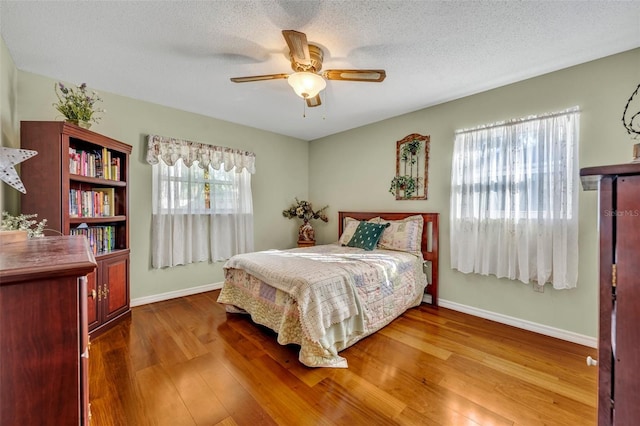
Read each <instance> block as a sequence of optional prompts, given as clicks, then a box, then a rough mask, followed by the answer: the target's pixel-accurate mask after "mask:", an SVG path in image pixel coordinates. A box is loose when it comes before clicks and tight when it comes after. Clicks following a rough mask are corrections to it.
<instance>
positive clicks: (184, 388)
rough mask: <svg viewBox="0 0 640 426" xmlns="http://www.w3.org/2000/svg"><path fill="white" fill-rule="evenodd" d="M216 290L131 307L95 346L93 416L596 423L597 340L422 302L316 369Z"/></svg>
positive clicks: (265, 421)
mask: <svg viewBox="0 0 640 426" xmlns="http://www.w3.org/2000/svg"><path fill="white" fill-rule="evenodd" d="M217 295H218V291H213V292H208V293H202V294H198V295H194V296H188V297H184V298H180V299H173V300H169V301H164V302H159V303H154V304H150V305H145V306H139V307H135V308H133V313H132V317H131V319H130V320H126V321H124V322H122V323H121V324H120V325H118V326H116V327H114V328H113V329H112V330H110V331H108V332H106V333H105V334H103V335H101V336H99V337H98V338H96V339H95V340H94V341H93V342H92V346H91V356H90V359H89V361H90V366H89V368H90V395H91V411H92V415H93V417H92V421H91V424H92V426H107V425H126V426H138V425H140V426H143V425H171V426H179V425H251V426H253V425H370V426H373V425H394V424H402V425H455V426H457V425H563V426H570V425H576V426H578V425H579V426H583V425H595V423H596V386H597V385H596V378H597V369H596V368H594V367H588V366H587V365H586V362H585V358H586V357H587V355H591V356H592V357H595V356H596V350H595V349H592V348H588V347H584V346H580V345H576V344H572V343H568V342H565V341H561V340H557V339H553V338H550V337H545V336H542V335H538V334H535V333H531V332H527V331H522V330H519V329H516V328H513V327H509V326H506V325H502V324H498V323H495V322H491V321H487V320H484V319H480V318H477V317H473V316H469V315H466V314H462V313H459V312H455V311H452V310H448V309H445V308H439V309H433V308H431V307H428V306H426V305H422V306H420V307H418V308H414V309H411V310H410V311H408V312H407V313H405V314H404V315H403V316H401V317H400V318H398V319H397V320H395V321H394V322H393V323H391V324H390V325H389V326H387V327H386V328H384V329H383V330H381V331H379V332H378V333H376V334H374V335H373V336H370V337H368V338H366V339H364V340H362V341H360V342H358V343H357V344H356V345H355V346H352V347H351V348H348V349H347V350H345V351H343V352H341V354H342V355H343V356H344V357H345V358H347V360H348V362H349V368H348V369H327V368H323V369H312V368H307V367H305V366H303V365H302V364H300V363H299V362H298V358H297V352H298V350H297V349H298V348H297V347H295V346H280V345H278V344H277V342H276V339H275V334H274V333H272V332H271V331H269V330H267V329H265V328H263V327H260V326H256V325H255V324H253V323H252V322H251V321H250V319H249V318H248V317H246V316H244V315H237V314H227V313H226V312H225V311H224V308H223V307H222V306H221V305H219V304H218V303H217V302H216V298H217Z"/></svg>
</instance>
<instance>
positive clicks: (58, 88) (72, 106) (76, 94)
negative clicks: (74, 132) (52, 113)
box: [53, 83, 107, 123]
mask: <svg viewBox="0 0 640 426" xmlns="http://www.w3.org/2000/svg"><path fill="white" fill-rule="evenodd" d="M54 88H55V92H56V96H57V97H58V103H54V104H53V106H54V107H56V109H57V110H58V111H59V112H60V114H62V115H64V117H65V118H66V119H67V120H69V121H74V122H78V123H81V122H84V123H89V122H90V121H93V122H94V123H97V122H98V120H100V119H101V118H102V117H100V116H97V115H94V114H95V113H98V112H106V111H107V110H106V109H101V108H97V107H96V103H97V102H102V98H101V97H100V96H99V95H98V93H97V92H95V91H92V92H91V93H89V92H88V90H87V84H86V83H82V84H81V85H79V86H76V88H73V87H67V86H65V85H64V84H62V83H56V84H55V86H54Z"/></svg>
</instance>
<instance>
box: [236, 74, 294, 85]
mask: <svg viewBox="0 0 640 426" xmlns="http://www.w3.org/2000/svg"><path fill="white" fill-rule="evenodd" d="M287 77H289V74H267V75H253V76H250V77H232V78H231V81H233V82H234V83H248V82H250V81H263V80H278V79H280V78H287Z"/></svg>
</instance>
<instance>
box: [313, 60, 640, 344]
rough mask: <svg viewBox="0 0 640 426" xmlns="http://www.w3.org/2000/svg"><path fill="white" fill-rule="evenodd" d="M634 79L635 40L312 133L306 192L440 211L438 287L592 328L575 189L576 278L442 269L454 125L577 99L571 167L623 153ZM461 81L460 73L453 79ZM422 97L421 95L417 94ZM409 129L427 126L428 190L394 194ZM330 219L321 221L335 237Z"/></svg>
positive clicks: (593, 279)
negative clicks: (592, 57) (570, 63)
mask: <svg viewBox="0 0 640 426" xmlns="http://www.w3.org/2000/svg"><path fill="white" fill-rule="evenodd" d="M639 82H640V49H636V50H633V51H629V52H626V53H622V54H618V55H614V56H611V57H607V58H604V59H601V60H597V61H593V62H589V63H586V64H582V65H579V66H575V67H572V68H568V69H565V70H561V71H558V72H554V73H551V74H547V75H543V76H540V77H537V78H533V79H530V80H526V81H522V82H519V83H516V84H511V85H509V86H505V87H501V88H498V89H495V90H490V91H487V92H484V93H480V94H477V95H473V96H469V97H466V98H463V99H459V100H456V101H452V102H448V103H445V104H441V105H437V106H434V107H430V108H426V109H423V110H420V111H416V112H414V113H411V114H406V115H403V116H400V117H396V118H392V119H389V120H385V121H381V122H378V123H375V124H372V125H368V126H365V127H362V128H358V129H355V130H351V131H347V132H343V133H340V134H337V135H333V136H329V137H326V138H323V139H318V140H314V141H312V142H311V147H310V155H309V158H310V167H309V169H310V171H309V182H310V187H309V194H310V197H311V199H313V200H323V201H327V202H329V203H330V204H331V206H332V208H333V209H334V210H376V211H379V210H383V211H412V212H413V211H426V212H439V213H440V215H441V216H440V243H441V244H440V254H441V257H440V297H441V298H442V299H443V304H445V305H446V304H447V302H450V303H449V304H450V305H452V306H455V307H460V306H463V307H470V308H472V309H476V310H484V311H488V312H491V313H493V314H495V315H497V316H501V315H503V316H508V317H514V318H517V319H519V320H522V321H524V322H526V321H529V322H533V323H536V324H540V325H543V326H546V327H551V328H557V329H561V330H565V331H569V332H572V333H577V334H580V335H584V336H591V337H595V336H597V328H598V324H597V312H598V294H597V285H598V279H597V273H598V269H597V243H598V239H597V223H596V220H597V212H596V209H597V197H596V195H597V194H596V192H595V191H589V192H583V191H581V193H580V225H579V226H580V228H579V232H580V234H579V235H580V236H579V241H580V253H579V256H580V269H579V282H578V287H577V288H576V289H573V290H561V291H559V290H553V289H552V288H550V286H548V285H547V286H545V291H544V293H538V292H534V291H533V290H532V287H531V285H526V284H522V283H520V282H519V281H511V280H507V279H497V278H495V277H485V276H480V275H476V274H468V275H465V274H462V273H460V272H457V271H454V270H452V269H451V262H450V253H449V249H450V244H449V213H448V212H449V195H450V179H451V177H450V173H451V159H452V152H453V140H454V131H455V130H456V129H461V128H470V127H475V126H478V125H481V124H487V123H493V122H497V121H501V120H506V119H510V118H519V117H524V116H527V115H532V114H538V113H544V112H553V111H558V110H563V109H566V108H568V107H571V106H574V105H578V106H579V107H580V109H581V111H582V112H581V128H580V158H579V160H580V167H585V166H594V165H601V164H616V163H624V162H629V161H631V159H632V145H633V142H632V140H631V138H630V137H629V136H628V135H627V133H626V131H625V129H624V127H623V126H622V124H621V121H620V118H621V116H622V111H623V108H624V105H625V103H626V101H627V99H628V98H629V96H630V95H631V93H632V92H633V90H634V89H635V87H636V86H637V84H638V83H639ZM461 84H464V82H461ZM425 102H428V100H425ZM410 133H420V134H423V135H430V136H431V152H430V159H429V198H428V200H425V201H404V200H402V201H396V200H395V199H394V197H393V196H392V195H391V194H389V193H388V189H389V183H390V181H391V178H392V177H393V175H394V174H395V149H396V141H397V140H400V139H402V138H403V137H404V136H406V135H408V134H410ZM336 234H337V225H336V223H335V222H334V223H332V224H331V226H330V227H326V228H325V229H322V230H320V232H319V239H320V240H321V241H324V242H328V241H335V240H336V237H337V236H336Z"/></svg>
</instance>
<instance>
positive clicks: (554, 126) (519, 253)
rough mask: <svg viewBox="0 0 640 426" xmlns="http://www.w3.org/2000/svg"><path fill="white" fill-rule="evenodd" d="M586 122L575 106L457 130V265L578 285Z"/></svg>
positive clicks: (454, 174) (453, 246)
mask: <svg viewBox="0 0 640 426" xmlns="http://www.w3.org/2000/svg"><path fill="white" fill-rule="evenodd" d="M579 120H580V114H579V111H578V109H577V108H572V109H569V110H567V111H562V112H558V113H552V114H546V115H543V116H537V117H527V118H523V119H518V120H513V121H510V122H508V123H497V124H491V125H488V126H483V127H480V128H476V129H471V130H460V131H457V132H456V136H455V147H454V154H453V164H452V175H451V212H450V219H451V234H450V238H451V261H452V267H453V268H455V269H458V270H460V271H462V272H465V273H469V272H475V273H480V274H483V275H488V274H492V275H496V276H498V277H501V278H502V277H506V278H510V279H517V280H520V281H522V282H525V283H528V282H534V285H535V288H536V289H538V290H541V289H542V288H543V286H544V284H545V283H547V282H551V283H552V284H553V286H554V288H572V287H575V286H576V282H577V263H578V258H577V253H578V235H577V234H578V218H577V207H578V191H579V183H578V158H577V156H578V134H579Z"/></svg>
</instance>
